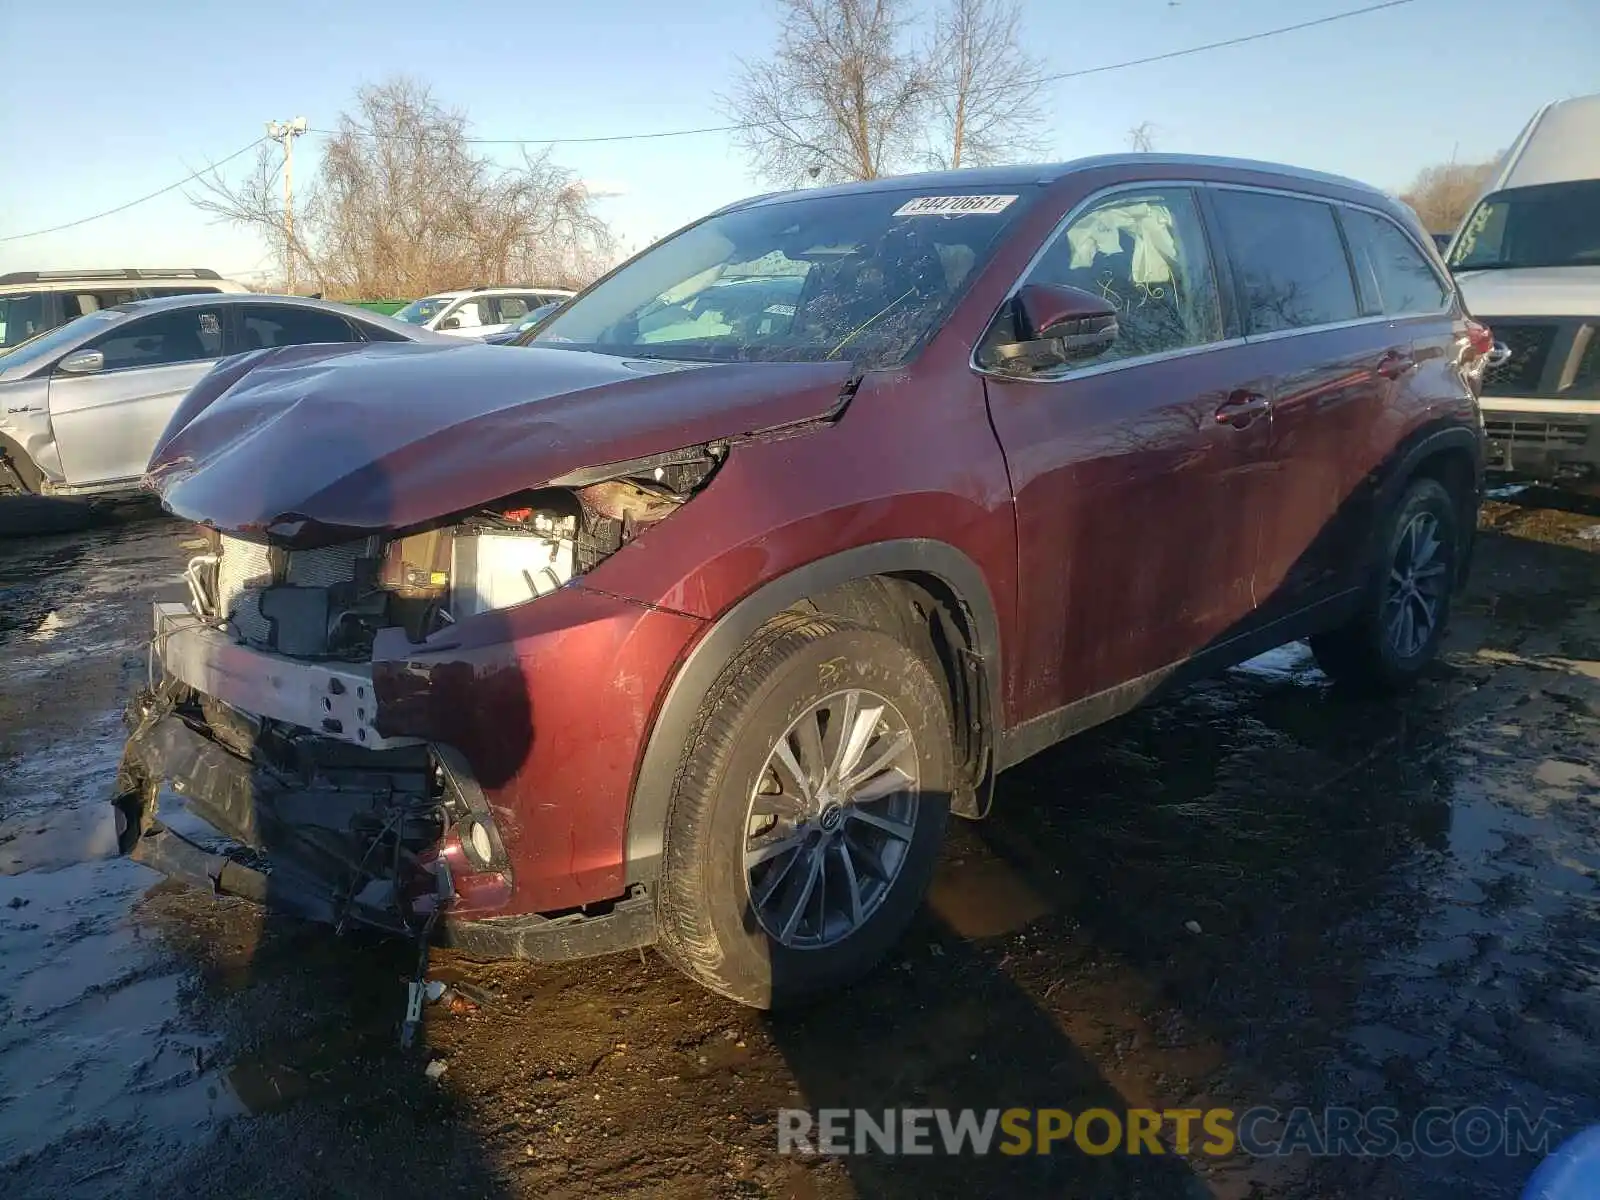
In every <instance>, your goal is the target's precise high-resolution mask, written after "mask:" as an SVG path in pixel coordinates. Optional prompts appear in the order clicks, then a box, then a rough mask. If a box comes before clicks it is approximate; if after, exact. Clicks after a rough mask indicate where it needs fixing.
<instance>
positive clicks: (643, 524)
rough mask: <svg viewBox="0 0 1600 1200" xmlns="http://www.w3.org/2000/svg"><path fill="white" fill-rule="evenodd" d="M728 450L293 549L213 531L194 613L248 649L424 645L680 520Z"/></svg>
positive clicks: (193, 578)
mask: <svg viewBox="0 0 1600 1200" xmlns="http://www.w3.org/2000/svg"><path fill="white" fill-rule="evenodd" d="M726 456H727V446H726V444H725V443H713V444H710V445H705V446H694V447H690V448H688V449H685V450H677V451H672V452H669V453H665V454H657V455H651V456H649V457H646V458H639V459H631V460H628V461H625V462H616V463H608V464H605V465H603V466H597V467H592V468H585V469H584V470H581V471H574V472H570V473H569V474H567V475H564V476H562V477H560V478H558V479H553V480H551V481H550V482H548V483H546V484H544V485H542V486H540V487H537V488H530V489H527V490H525V491H522V492H518V493H515V494H514V495H511V496H507V497H505V498H504V499H502V500H500V501H497V502H495V503H492V504H486V505H481V506H479V507H477V508H474V509H472V510H471V511H468V512H463V513H456V514H453V515H451V516H449V517H446V518H442V519H440V520H436V521H430V522H428V523H427V524H426V525H423V526H420V527H417V528H414V529H410V530H406V531H404V532H402V533H399V534H396V535H392V536H390V537H387V538H382V537H377V536H368V537H365V538H361V539H357V540H354V541H350V542H345V543H340V544H337V545H332V546H322V547H317V548H314V549H308V550H288V549H285V548H283V547H281V546H279V545H277V544H275V543H272V542H270V541H265V540H260V539H250V538H244V537H238V536H234V535H229V534H218V533H216V532H215V531H212V530H205V529H202V530H201V533H202V535H203V536H205V538H206V546H205V550H206V553H203V554H199V555H196V556H195V557H194V558H192V559H191V560H190V562H189V565H188V568H187V570H186V571H185V579H186V580H187V582H188V585H189V590H190V595H191V598H192V600H193V605H194V610H195V612H196V613H197V614H199V615H200V616H203V617H206V618H207V619H209V620H211V621H213V622H215V623H217V624H219V625H221V626H223V627H224V628H226V629H227V630H228V631H229V632H230V633H231V634H232V635H233V637H234V638H235V640H237V641H240V642H243V643H245V644H248V645H251V646H255V647H257V648H260V649H264V650H273V651H276V652H278V653H280V654H286V655H290V656H293V657H298V658H345V659H360V658H363V657H366V656H368V655H370V653H371V649H372V641H373V638H374V637H375V636H376V634H377V631H378V630H380V629H384V628H390V627H400V628H403V629H404V630H405V631H406V633H407V635H408V636H409V637H410V639H411V640H412V641H414V642H420V641H422V640H424V639H425V638H427V637H428V636H429V635H430V634H433V633H436V632H438V631H439V630H440V629H442V628H444V627H445V626H447V625H450V624H453V623H455V622H457V621H461V620H465V619H467V618H469V617H473V616H477V615H478V614H480V613H486V612H494V611H497V610H500V609H504V608H509V607H511V606H513V605H517V604H524V603H527V602H528V601H530V600H536V599H538V598H539V597H540V596H544V595H548V594H549V593H550V592H553V591H555V590H556V589H557V588H560V587H563V586H565V585H566V584H567V583H569V582H570V581H571V580H572V579H574V578H576V577H577V576H580V575H583V574H584V573H586V572H587V571H589V570H591V569H593V568H594V566H595V565H596V564H597V563H599V562H601V561H603V560H604V559H606V558H608V557H610V556H611V555H612V554H615V553H616V552H617V551H618V550H620V549H622V548H623V547H624V546H626V545H627V544H628V543H629V542H630V541H632V540H633V539H634V538H636V537H638V536H639V535H640V534H641V533H643V532H644V531H645V530H647V529H649V528H651V527H652V526H653V525H656V524H658V523H659V522H661V521H663V520H665V519H666V518H667V517H668V516H670V515H671V514H672V513H674V512H676V511H677V510H678V509H679V508H680V507H682V506H683V505H684V504H685V503H687V502H688V500H689V499H690V498H691V497H692V496H693V495H694V494H695V493H696V492H697V491H699V490H700V489H701V488H702V487H704V486H705V484H706V483H707V481H709V480H710V478H711V476H712V474H713V473H714V472H715V471H716V469H717V467H718V466H719V465H720V464H721V462H722V461H723V459H724V458H726Z"/></svg>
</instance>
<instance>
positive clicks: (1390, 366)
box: [1377, 350, 1416, 379]
mask: <svg viewBox="0 0 1600 1200" xmlns="http://www.w3.org/2000/svg"><path fill="white" fill-rule="evenodd" d="M1414 366H1416V359H1414V358H1412V357H1411V355H1409V354H1402V353H1401V352H1400V351H1398V350H1390V351H1387V352H1386V353H1385V354H1384V356H1383V357H1382V358H1380V359H1379V360H1378V367H1377V371H1378V374H1379V375H1380V376H1381V377H1382V378H1384V379H1399V378H1400V376H1402V375H1404V374H1405V373H1406V372H1407V371H1409V370H1411V368H1412V367H1414Z"/></svg>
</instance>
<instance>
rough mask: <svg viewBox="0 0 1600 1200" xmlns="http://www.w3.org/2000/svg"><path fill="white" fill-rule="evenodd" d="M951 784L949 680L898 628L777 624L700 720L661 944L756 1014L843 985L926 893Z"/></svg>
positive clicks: (675, 814)
mask: <svg viewBox="0 0 1600 1200" xmlns="http://www.w3.org/2000/svg"><path fill="white" fill-rule="evenodd" d="M953 779H954V768H953V755H952V748H951V732H950V718H949V712H948V707H947V702H946V698H945V693H944V689H943V687H942V686H941V685H940V684H939V683H938V681H937V680H935V678H934V676H933V674H932V672H931V671H930V670H929V668H928V667H927V665H926V663H925V662H924V661H923V659H922V658H921V657H919V656H918V655H916V654H914V653H913V652H912V651H910V650H908V649H907V648H906V647H905V646H903V645H902V644H901V643H900V642H898V641H897V640H895V639H894V638H893V637H891V636H890V635H888V634H885V633H881V632H878V631H876V630H869V629H862V628H859V627H856V626H853V625H849V624H846V623H844V622H841V621H837V620H834V619H831V618H819V617H810V616H799V615H794V614H785V615H783V616H780V617H778V618H775V619H774V620H773V621H772V622H770V623H769V624H768V625H767V626H766V627H765V628H763V630H762V631H761V632H760V633H758V634H757V635H756V637H755V638H753V639H752V640H751V642H750V643H749V645H747V646H746V647H745V649H744V650H743V651H741V653H740V654H739V656H738V657H737V658H736V659H735V660H734V661H733V662H732V663H731V664H730V665H729V666H728V668H727V669H726V670H725V671H724V672H723V675H722V677H721V678H720V679H719V681H718V683H717V686H716V687H715V688H714V690H713V692H712V698H711V699H710V700H708V701H707V704H706V707H705V708H704V709H703V710H702V712H701V714H700V720H699V723H698V726H697V729H696V732H695V734H694V736H693V738H692V740H691V742H690V745H689V748H688V751H687V753H686V755H685V758H684V764H683V768H682V770H681V771H680V773H679V777H678V781H677V786H676V790H675V794H674V798H673V803H672V808H671V811H670V814H669V817H668V826H667V841H666V858H665V863H664V868H663V876H662V880H661V886H660V893H659V895H660V900H659V915H660V929H661V947H660V948H661V950H662V951H663V952H664V953H665V954H666V955H667V957H668V958H670V959H671V960H672V961H673V962H674V963H676V964H677V965H678V966H679V967H680V968H681V969H682V970H684V971H685V972H686V973H687V974H688V975H690V976H691V977H692V978H694V979H696V980H698V981H699V982H700V983H702V984H704V985H705V986H706V987H709V988H711V989H712V990H714V991H717V992H720V993H722V994H723V995H725V996H729V997H732V998H733V999H735V1000H738V1001H741V1002H742V1003H745V1004H750V1005H754V1006H756V1007H758V1008H769V1007H773V1006H775V1005H781V1004H784V1003H787V1002H792V1001H797V1000H801V999H804V998H806V997H809V996H813V995H815V994H817V993H819V992H823V991H826V990H829V989H831V988H836V987H840V986H843V985H845V984H847V983H849V982H851V981H853V980H855V979H856V978H858V977H859V976H861V975H862V974H864V973H865V972H866V971H868V970H870V969H871V967H872V966H873V965H874V964H876V963H877V962H878V961H879V960H880V959H881V958H882V957H883V955H884V954H885V953H886V952H887V951H888V949H889V947H890V946H891V945H892V944H893V942H894V941H895V939H896V938H898V937H899V935H900V934H901V932H902V931H903V930H904V929H905V927H906V924H907V923H908V922H909V921H910V920H911V917H912V916H913V914H914V913H915V911H916V908H917V905H918V904H919V903H920V902H921V900H922V897H923V895H924V893H925V892H926V890H927V886H928V881H929V878H930V877H931V875H932V872H933V866H934V861H935V859H936V857H937V855H938V850H939V843H940V841H941V838H942V835H943V831H944V825H945V819H946V815H947V812H948V809H949V799H950V789H951V784H952V782H953Z"/></svg>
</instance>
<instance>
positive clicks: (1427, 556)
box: [1311, 479, 1461, 692]
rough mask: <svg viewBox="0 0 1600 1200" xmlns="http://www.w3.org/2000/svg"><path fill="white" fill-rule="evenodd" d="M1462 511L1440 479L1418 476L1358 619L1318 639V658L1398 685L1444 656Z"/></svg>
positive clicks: (1370, 681) (1354, 675) (1385, 688)
mask: <svg viewBox="0 0 1600 1200" xmlns="http://www.w3.org/2000/svg"><path fill="white" fill-rule="evenodd" d="M1459 511H1460V510H1459V509H1458V508H1457V506H1456V504H1455V502H1454V501H1453V500H1452V499H1451V496H1450V493H1449V492H1448V491H1446V490H1445V488H1444V485H1442V484H1441V483H1439V482H1438V481H1437V480H1434V479H1418V480H1415V481H1414V482H1413V483H1412V484H1411V486H1410V487H1409V488H1407V489H1406V492H1405V494H1404V495H1403V496H1402V497H1401V498H1400V502H1399V504H1397V505H1396V506H1395V508H1394V509H1393V510H1392V512H1391V513H1390V516H1389V520H1388V522H1387V524H1386V526H1385V529H1384V537H1383V540H1382V541H1381V542H1380V546H1381V550H1380V554H1379V560H1378V564H1377V568H1376V571H1375V573H1374V575H1373V578H1372V579H1371V580H1370V581H1369V583H1368V585H1367V588H1366V590H1365V592H1364V593H1363V595H1362V599H1361V609H1360V611H1359V612H1358V613H1357V615H1356V617H1355V619H1354V620H1352V621H1351V622H1350V623H1349V624H1348V625H1346V626H1344V627H1343V628H1341V629H1337V630H1334V631H1333V632H1331V633H1325V634H1320V635H1318V636H1316V637H1313V638H1312V639H1311V650H1312V653H1314V654H1315V655H1316V659H1317V665H1318V666H1320V667H1321V668H1322V669H1323V671H1324V672H1326V673H1327V674H1328V675H1329V676H1330V677H1331V678H1332V679H1334V680H1335V681H1336V682H1339V683H1343V684H1347V685H1350V686H1353V687H1356V688H1359V689H1361V690H1364V691H1377V692H1393V691H1397V690H1399V689H1401V688H1404V687H1407V686H1409V685H1410V684H1411V683H1413V682H1415V681H1416V679H1417V677H1418V676H1420V675H1421V674H1422V672H1423V670H1424V668H1426V667H1427V665H1428V664H1429V663H1430V662H1432V661H1433V659H1434V658H1435V657H1436V656H1437V654H1438V652H1439V643H1440V641H1441V640H1442V639H1443V637H1444V631H1445V626H1446V624H1447V622H1448V621H1449V617H1450V593H1451V590H1452V589H1453V587H1454V585H1455V579H1456V575H1457V559H1458V555H1459V551H1460V546H1461V536H1460V529H1459V528H1458V526H1459V516H1458V513H1459Z"/></svg>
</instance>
